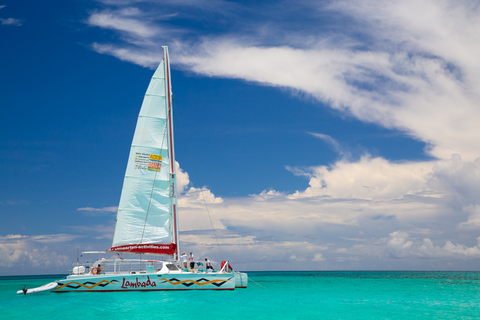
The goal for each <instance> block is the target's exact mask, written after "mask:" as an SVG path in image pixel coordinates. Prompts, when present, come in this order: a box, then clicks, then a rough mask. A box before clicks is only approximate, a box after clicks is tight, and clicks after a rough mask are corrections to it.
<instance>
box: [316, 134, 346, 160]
mask: <svg viewBox="0 0 480 320" xmlns="http://www.w3.org/2000/svg"><path fill="white" fill-rule="evenodd" d="M308 134H310V135H312V136H314V137H316V138H319V139H321V140H323V141H325V142H326V143H328V144H330V145H331V146H332V147H333V149H335V151H336V152H337V153H338V155H339V156H340V157H341V158H343V159H345V158H347V159H348V158H350V153H349V152H348V151H346V150H345V148H344V147H342V145H340V143H339V142H338V141H337V140H335V139H333V138H332V137H331V136H329V135H328V134H323V133H316V132H308Z"/></svg>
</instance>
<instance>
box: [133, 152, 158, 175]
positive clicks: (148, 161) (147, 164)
mask: <svg viewBox="0 0 480 320" xmlns="http://www.w3.org/2000/svg"><path fill="white" fill-rule="evenodd" d="M162 160H163V157H162V156H161V155H159V154H150V153H142V152H137V153H136V154H135V169H137V170H148V171H155V172H160V169H161V168H162Z"/></svg>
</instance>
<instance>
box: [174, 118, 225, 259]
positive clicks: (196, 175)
mask: <svg viewBox="0 0 480 320" xmlns="http://www.w3.org/2000/svg"><path fill="white" fill-rule="evenodd" d="M179 118H180V117H177V123H179V124H180V130H181V131H182V133H183V140H184V141H185V146H186V147H187V152H188V155H189V156H190V161H191V162H192V167H193V172H194V173H195V177H196V178H197V181H198V183H199V185H202V184H201V183H200V179H199V177H198V172H197V168H196V167H195V163H194V162H193V157H192V153H191V152H190V147H189V146H188V143H187V138H186V134H185V131H184V130H183V126H182V122H181V121H180V120H179ZM202 189H203V187H202V188H201V189H200V194H201V195H202V199H203V203H204V204H205V209H206V210H207V214H208V219H209V220H210V225H211V226H212V230H213V235H214V237H215V242H216V243H217V248H218V251H219V252H220V257H221V258H222V260H225V259H224V258H223V254H222V250H221V248H220V243H219V242H218V237H217V232H216V231H215V227H214V226H213V222H212V217H211V216H210V211H209V210H208V205H207V200H206V199H205V195H204V194H203V191H202Z"/></svg>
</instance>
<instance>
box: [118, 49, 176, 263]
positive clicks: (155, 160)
mask: <svg viewBox="0 0 480 320" xmlns="http://www.w3.org/2000/svg"><path fill="white" fill-rule="evenodd" d="M171 122H172V101H171V89H170V74H169V65H168V51H167V49H166V47H164V58H163V60H162V62H161V63H160V65H159V66H158V68H157V70H156V71H155V73H154V75H153V77H152V79H151V80H150V84H149V85H148V88H147V92H146V94H145V97H144V100H143V103H142V107H141V109H140V113H139V116H138V120H137V126H136V128H135V134H134V137H133V141H132V145H131V149H130V155H129V158H128V164H127V169H126V172H125V179H124V183H123V188H122V195H121V197H120V204H119V207H118V213H117V222H116V225H115V234H114V238H113V244H112V248H111V249H110V250H111V251H126V252H136V253H155V254H168V255H175V256H176V255H177V252H178V244H177V243H178V241H177V239H178V231H177V230H178V227H177V223H178V222H177V221H178V219H177V217H176V194H175V184H176V181H175V174H174V163H175V159H174V152H173V126H172V123H171ZM172 168H173V169H172ZM172 173H173V174H172Z"/></svg>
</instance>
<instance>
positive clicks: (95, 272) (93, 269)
mask: <svg viewBox="0 0 480 320" xmlns="http://www.w3.org/2000/svg"><path fill="white" fill-rule="evenodd" d="M97 272H98V268H97V267H93V268H92V274H94V275H95V274H97Z"/></svg>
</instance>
